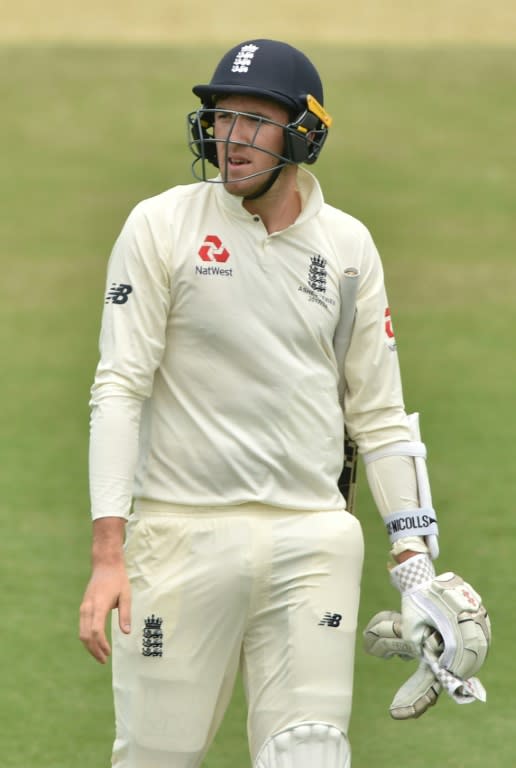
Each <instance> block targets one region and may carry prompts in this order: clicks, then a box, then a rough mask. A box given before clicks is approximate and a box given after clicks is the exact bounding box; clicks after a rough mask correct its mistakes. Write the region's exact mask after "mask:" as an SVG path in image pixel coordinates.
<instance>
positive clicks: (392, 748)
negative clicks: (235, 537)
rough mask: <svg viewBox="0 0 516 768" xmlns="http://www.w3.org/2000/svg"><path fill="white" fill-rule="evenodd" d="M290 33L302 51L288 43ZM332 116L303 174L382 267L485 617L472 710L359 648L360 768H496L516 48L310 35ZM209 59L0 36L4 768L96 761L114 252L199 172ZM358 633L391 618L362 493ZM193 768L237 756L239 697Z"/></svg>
mask: <svg viewBox="0 0 516 768" xmlns="http://www.w3.org/2000/svg"><path fill="white" fill-rule="evenodd" d="M293 42H295V41H293ZM304 48H305V50H306V51H307V53H309V55H311V56H312V57H313V59H314V61H316V63H317V65H318V67H319V69H320V71H321V73H322V74H323V76H324V80H325V82H326V91H327V106H328V109H329V111H330V112H331V113H332V114H333V116H334V118H335V125H334V128H333V129H332V132H331V136H330V139H329V141H328V143H327V145H326V147H325V150H324V152H323V154H322V156H321V159H320V161H319V163H318V164H317V166H315V168H314V170H316V171H317V174H318V176H319V178H320V180H321V182H322V184H323V186H324V189H325V192H326V198H327V200H328V201H329V202H331V203H332V204H334V205H337V206H339V207H341V208H343V209H345V210H347V211H348V212H350V213H352V214H353V215H355V216H357V217H359V218H361V219H362V220H364V221H365V222H366V223H367V225H368V226H369V228H370V229H371V231H372V232H373V235H374V237H375V239H376V242H377V244H378V247H379V249H380V251H381V253H382V255H383V259H384V263H385V269H386V275H387V285H388V290H389V294H390V299H391V305H392V308H393V317H394V322H395V329H396V332H397V338H398V345H399V350H400V357H401V363H402V367H403V372H404V383H405V395H406V402H407V408H408V409H409V410H419V411H420V412H421V414H422V415H421V420H422V430H423V437H424V439H425V441H426V443H427V445H428V448H429V468H430V472H431V478H432V487H433V494H434V502H435V506H436V508H437V509H438V511H439V519H440V527H441V534H442V536H441V547H442V556H441V558H440V561H439V567H440V568H441V570H448V569H451V570H456V571H457V572H459V573H460V574H461V575H463V576H464V577H465V578H466V579H467V580H469V581H471V582H472V583H473V584H474V585H475V586H476V587H477V589H479V591H481V593H482V594H483V596H484V599H485V602H486V604H487V606H488V608H489V610H490V613H491V616H492V621H493V626H494V642H493V648H492V653H491V656H490V658H489V660H488V663H487V664H486V666H485V669H484V670H483V672H482V675H481V678H482V681H483V682H484V684H485V686H486V688H487V691H488V703H487V704H486V705H481V704H475V705H473V706H467V707H459V706H457V705H456V704H454V703H453V702H451V701H450V700H448V699H446V698H444V697H443V698H442V699H441V700H440V701H439V704H438V706H437V707H435V708H434V709H433V710H432V711H430V712H429V713H427V714H426V715H425V717H424V718H422V719H421V720H419V721H416V722H407V723H396V722H394V721H392V720H391V719H390V718H389V715H388V705H389V703H390V701H391V698H392V696H393V694H394V692H395V690H396V689H397V687H398V686H399V685H400V684H401V683H402V681H403V680H404V678H405V677H406V676H407V675H408V674H409V673H410V672H411V671H412V667H411V666H410V665H406V664H402V663H401V662H400V663H396V661H392V662H389V663H382V662H380V661H378V660H375V659H372V658H368V657H365V655H364V654H363V653H362V652H361V651H360V650H359V651H358V653H357V664H356V693H355V706H354V714H353V721H352V730H351V737H352V742H353V750H354V763H353V768H370V767H371V766H373V765H379V766H382V768H423V767H427V766H433V765H439V766H442V767H443V768H484V766H485V765H486V764H489V765H490V766H491V768H509V767H510V766H513V765H516V747H515V746H514V739H513V722H514V717H515V714H516V713H515V704H514V701H515V699H514V691H513V688H514V683H513V681H514V679H515V677H516V669H515V667H516V662H515V657H514V654H513V637H512V634H511V629H512V626H513V624H514V587H515V562H516V531H515V528H516V519H515V515H514V500H515V498H516V488H515V485H516V483H515V473H514V469H513V461H514V460H513V457H514V448H513V443H514V439H515V428H514V425H515V421H516V419H515V415H514V414H515V411H516V409H515V405H516V403H515V399H516V398H515V384H514V382H515V378H516V362H515V340H514V335H515V325H516V301H515V287H516V267H515V247H516V233H515V211H516V191H515V185H514V168H515V167H516V166H515V164H516V141H515V137H516V101H515V99H514V93H515V92H516V52H515V50H514V49H513V48H511V47H505V48H503V47H502V48H500V47H497V48H487V47H478V46H476V47H469V48H468V47H460V46H459V47H444V46H441V47H433V48H428V49H425V48H419V49H410V48H402V47H393V46H390V47H388V48H380V47H370V48H368V47H366V46H362V47H351V48H350V47H345V46H338V45H332V46H328V45H325V46H322V45H317V44H316V43H313V44H310V45H305V46H304ZM224 49H225V46H224V47H221V46H212V47H211V48H209V47H206V46H203V47H202V56H200V55H199V46H198V45H196V46H193V45H192V46H190V47H183V48H181V47H178V46H177V45H176V46H173V47H165V46H163V47H159V46H153V47H145V46H137V47H131V46H120V47H118V48H111V47H94V46H85V47H78V46H68V47H67V46H65V45H60V46H55V45H47V46H45V45H39V46H34V45H28V44H27V45H23V44H18V45H6V44H4V45H2V46H1V47H0V103H1V104H2V119H1V121H0V145H1V147H2V162H1V166H2V169H1V170H2V184H1V185H0V207H1V214H0V258H1V267H2V278H1V283H0V286H1V288H0V290H1V295H0V299H1V301H0V313H1V316H0V341H1V349H2V361H3V366H2V376H1V378H0V399H1V402H2V411H1V416H0V418H1V430H0V454H1V462H0V488H1V493H0V515H1V517H0V524H1V530H2V534H3V535H2V544H1V558H0V569H1V584H2V597H1V606H2V619H3V629H2V633H1V635H0V637H1V640H0V642H1V659H2V662H1V663H2V695H1V697H0V720H1V722H2V730H1V742H0V743H1V758H0V764H1V765H2V766H3V767H4V768H28V766H32V765H37V766H38V768H70V766H78V767H79V768H100V767H101V766H107V765H108V764H109V751H110V745H111V739H112V711H111V693H110V682H109V670H108V669H106V668H102V667H100V666H98V665H97V664H95V662H94V661H93V660H91V659H90V658H89V657H88V656H87V655H86V653H85V652H84V651H83V650H82V648H81V647H80V644H79V642H78V640H77V610H78V605H79V602H80V599H81V595H82V591H83V588H84V585H85V582H86V580H87V577H88V571H89V535H90V524H89V517H88V516H89V512H88V494H87V478H86V453H87V430H88V407H87V401H88V390H89V387H90V384H91V380H92V376H93V372H94V367H95V363H96V357H97V336H98V327H99V320H100V313H101V309H102V302H103V286H104V272H105V266H106V259H107V257H108V255H109V251H110V248H111V245H112V243H113V240H114V238H115V237H116V235H117V234H118V231H119V229H120V227H121V224H122V222H123V220H124V218H125V216H126V215H127V213H128V211H129V209H130V208H131V207H132V205H133V204H135V203H136V202H137V201H138V200H140V199H141V198H143V197H146V196H148V195H152V194H154V193H157V192H159V191H161V190H162V189H164V188H166V187H168V186H172V185H173V184H175V183H184V182H188V181H189V180H190V171H189V163H190V159H189V156H188V150H187V148H186V144H185V137H186V127H185V114H186V113H187V111H189V110H190V109H191V108H192V107H193V106H195V102H194V100H193V97H192V96H191V93H190V86H191V84H193V83H194V82H201V81H203V80H205V79H206V77H207V75H208V74H209V71H210V69H211V66H212V63H214V62H215V61H216V60H217V58H218V57H219V55H220V54H221V53H222V52H223V50H224ZM359 515H360V518H361V520H362V523H363V526H364V529H365V535H366V545H367V551H366V565H365V572H364V581H363V600H362V609H361V625H362V626H363V624H364V623H365V621H366V620H367V619H368V618H369V616H370V615H371V614H372V613H373V612H376V611H377V610H379V609H384V608H387V607H389V606H392V607H396V606H397V602H398V601H397V596H396V594H395V593H394V591H393V589H392V588H391V587H390V585H389V583H388V578H387V575H386V568H385V563H386V560H387V557H386V553H387V542H386V540H385V537H384V533H383V529H382V526H381V525H380V523H379V521H378V517H377V513H376V512H375V510H374V508H373V505H372V502H371V500H370V498H369V495H368V492H367V489H366V488H365V486H364V483H363V482H362V486H361V490H360V496H359ZM205 765H206V768H236V767H241V768H245V766H248V765H249V761H248V757H247V747H246V739H245V712H244V704H243V698H242V692H241V689H240V687H238V688H237V690H236V692H235V697H234V700H233V702H232V705H231V709H230V711H229V712H228V715H227V717H226V720H225V722H224V725H223V727H222V730H221V731H220V733H219V734H218V736H217V738H216V742H215V744H214V747H213V749H212V751H211V753H210V755H209V756H208V758H207V760H206V763H205Z"/></svg>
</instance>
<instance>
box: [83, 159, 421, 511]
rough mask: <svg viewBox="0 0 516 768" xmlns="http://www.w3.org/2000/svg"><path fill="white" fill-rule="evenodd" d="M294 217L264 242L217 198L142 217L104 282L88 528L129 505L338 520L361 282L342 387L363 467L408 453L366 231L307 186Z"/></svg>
mask: <svg viewBox="0 0 516 768" xmlns="http://www.w3.org/2000/svg"><path fill="white" fill-rule="evenodd" d="M298 184H299V191H300V194H301V198H302V211H301V213H300V215H299V217H298V218H297V220H296V221H295V222H294V223H293V224H292V225H291V226H289V227H287V228H286V229H284V230H282V231H280V232H275V233H273V234H268V232H267V230H266V228H265V227H264V225H263V223H262V221H261V220H260V218H259V217H258V216H255V215H252V214H250V213H249V212H248V211H247V210H246V209H245V208H244V207H243V206H242V200H241V198H238V197H235V196H232V195H230V194H228V192H227V191H226V190H225V189H224V186H223V185H222V184H209V183H204V182H202V183H198V184H190V185H186V186H177V187H174V188H173V189H170V190H168V191H166V192H164V193H162V194H160V195H158V196H156V197H153V198H150V199H148V200H145V201H143V202H141V203H140V204H138V205H137V206H136V208H135V209H134V210H133V211H132V212H131V214H130V215H129V218H128V219H127V221H126V223H125V226H124V227H123V230H122V232H121V234H120V236H119V238H118V240H117V242H116V244H115V246H114V249H113V252H112V254H111V258H110V261H109V267H108V277H107V286H106V298H105V305H104V314H103V320H102V331H101V339H100V349H101V358H100V362H99V365H98V368H97V372H96V376H95V382H94V385H93V388H92V397H91V406H92V419H91V442H90V488H91V501H92V515H93V517H94V518H97V517H103V516H113V515H115V516H127V515H128V514H129V512H130V509H131V503H132V500H133V498H136V499H150V500H154V501H160V502H169V503H175V504H181V505H207V506H220V505H230V504H231V505H234V504H240V503H246V502H258V503H260V502H261V503H264V504H269V505H273V506H278V507H287V508H298V509H307V510H314V509H319V510H327V509H338V508H341V507H343V506H344V503H345V502H344V500H343V499H342V496H341V494H340V492H339V490H338V487H337V480H338V477H339V474H340V471H341V468H342V461H343V431H344V418H343V409H342V404H341V403H340V402H339V395H338V383H339V366H338V363H337V359H336V355H335V350H334V345H333V340H334V335H335V330H336V327H337V324H338V322H339V318H340V314H341V293H340V288H339V286H340V281H341V279H342V275H343V272H344V270H346V269H348V268H350V267H351V268H353V269H355V270H356V271H357V272H358V273H359V278H358V280H359V283H358V293H357V298H356V315H355V321H354V326H353V333H352V337H351V342H350V344H349V349H348V352H347V356H346V361H345V365H344V370H343V376H344V380H345V395H344V414H345V419H346V424H347V428H348V431H349V432H350V434H352V436H353V437H354V438H355V439H356V440H357V442H358V445H359V449H360V450H361V451H362V452H367V451H370V450H375V449H377V448H379V447H382V446H383V445H386V444H388V443H391V442H397V441H400V440H410V435H409V432H408V425H407V418H406V414H405V411H404V406H403V398H402V391H401V384H400V376H399V367H398V360H397V353H396V348H395V344H394V341H393V335H392V327H391V325H390V319H389V315H388V314H386V312H387V299H386V294H385V288H384V279H383V270H382V266H381V263H380V259H379V256H378V253H377V250H376V248H375V246H374V243H373V240H372V238H371V236H370V234H369V232H368V230H367V229H366V227H364V225H363V224H362V223H360V222H359V221H357V220H356V219H354V218H353V217H351V216H349V215H347V214H346V213H343V212H342V211H339V210H337V209H336V208H333V207H332V206H330V205H328V204H326V203H325V202H324V200H323V196H322V193H321V189H320V186H319V184H318V182H317V180H316V179H315V177H314V176H313V175H312V174H310V173H308V172H307V171H305V170H302V169H300V171H299V174H298Z"/></svg>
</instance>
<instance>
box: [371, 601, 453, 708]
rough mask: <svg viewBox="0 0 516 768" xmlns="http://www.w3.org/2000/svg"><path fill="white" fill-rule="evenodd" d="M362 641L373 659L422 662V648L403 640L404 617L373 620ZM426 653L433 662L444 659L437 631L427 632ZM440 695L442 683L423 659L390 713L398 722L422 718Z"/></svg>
mask: <svg viewBox="0 0 516 768" xmlns="http://www.w3.org/2000/svg"><path fill="white" fill-rule="evenodd" d="M363 639H364V650H365V651H366V652H367V653H369V654H371V655H372V656H377V657H379V658H381V659H391V658H393V657H395V656H399V658H401V659H403V660H404V661H409V660H411V659H418V658H420V648H419V647H418V646H417V645H416V644H415V643H412V642H410V641H408V640H404V639H403V637H402V633H401V613H398V612H397V611H381V612H380V613H377V614H376V615H375V616H373V618H372V619H371V620H370V621H369V623H368V624H367V626H366V628H365V629H364V634H363ZM423 649H424V651H425V652H426V653H427V654H428V655H431V656H433V657H434V658H438V657H439V656H440V655H441V653H442V651H443V645H442V641H441V639H440V637H439V635H438V634H437V632H436V630H435V629H431V628H430V627H427V629H426V630H425V636H424V640H423ZM440 692H441V684H440V682H439V681H438V680H437V678H436V677H435V675H434V673H433V671H432V669H431V668H430V666H429V665H428V663H427V661H426V660H425V659H421V660H420V662H419V665H418V668H417V670H416V672H415V673H414V674H413V675H411V676H410V677H409V679H408V680H407V681H406V682H405V683H404V684H403V685H402V686H401V688H400V689H399V691H398V692H397V693H396V695H395V697H394V699H393V700H392V703H391V705H390V707H389V712H390V713H391V716H392V717H393V718H394V719H395V720H407V719H408V718H416V717H420V716H421V715H422V714H423V713H424V712H426V710H427V709H428V708H429V707H431V706H433V705H434V704H435V703H436V701H437V698H438V696H439V693H440Z"/></svg>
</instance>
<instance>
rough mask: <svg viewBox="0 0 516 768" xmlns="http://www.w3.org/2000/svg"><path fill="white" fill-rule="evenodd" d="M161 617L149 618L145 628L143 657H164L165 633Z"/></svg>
mask: <svg viewBox="0 0 516 768" xmlns="http://www.w3.org/2000/svg"><path fill="white" fill-rule="evenodd" d="M162 624H163V619H162V618H161V616H155V615H154V614H152V616H148V617H147V618H146V619H145V625H144V627H143V632H142V634H143V640H142V656H163V632H162V631H161V625H162Z"/></svg>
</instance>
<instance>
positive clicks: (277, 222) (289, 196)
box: [242, 165, 301, 234]
mask: <svg viewBox="0 0 516 768" xmlns="http://www.w3.org/2000/svg"><path fill="white" fill-rule="evenodd" d="M242 204H243V206H244V208H245V209H246V210H247V211H249V213H252V214H255V215H257V216H259V217H260V218H261V220H262V222H263V224H264V226H265V228H266V230H267V232H268V233H269V234H272V233H273V232H279V231H280V230H282V229H286V228H287V227H289V226H290V225H291V224H293V223H294V222H295V220H296V219H297V217H298V216H299V214H300V213H301V196H300V194H299V191H298V189H297V167H296V166H294V165H292V166H288V167H287V168H284V169H283V171H282V172H281V173H280V175H279V177H278V179H276V181H275V182H274V184H273V185H272V187H271V188H270V189H269V190H268V191H267V192H266V193H265V194H264V195H263V196H262V197H259V198H257V199H256V200H244V201H243V203H242Z"/></svg>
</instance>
